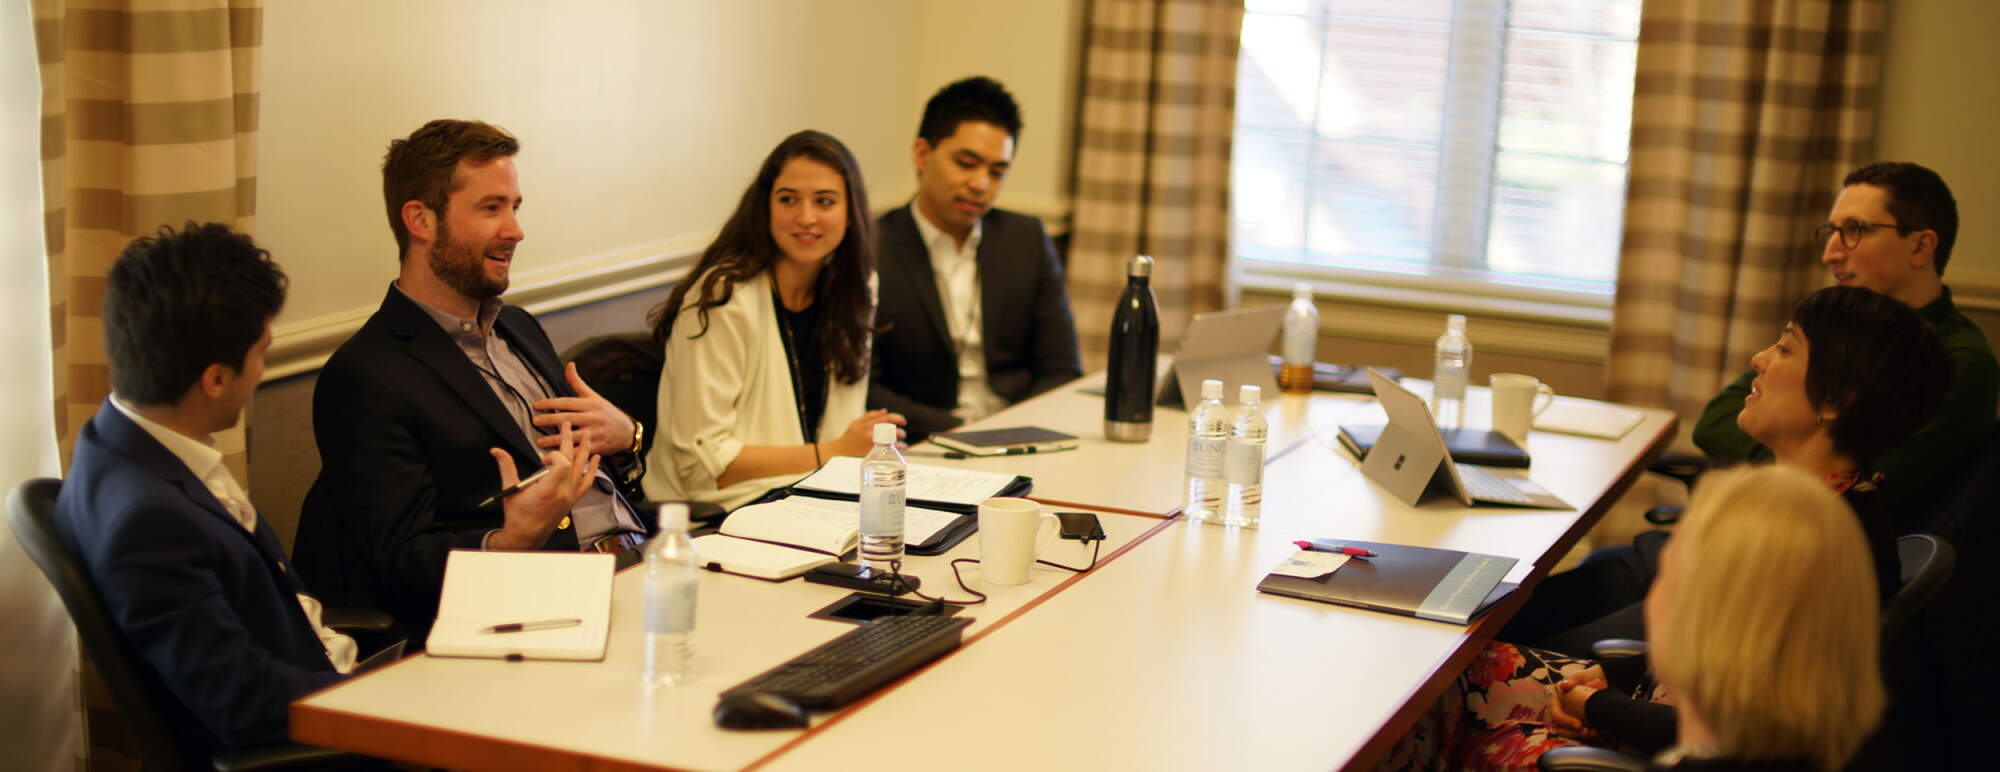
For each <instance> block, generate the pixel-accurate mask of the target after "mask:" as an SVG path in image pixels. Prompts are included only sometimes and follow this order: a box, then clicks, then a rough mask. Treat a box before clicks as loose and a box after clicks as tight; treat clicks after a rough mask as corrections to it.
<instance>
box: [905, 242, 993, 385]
mask: <svg viewBox="0 0 2000 772" xmlns="http://www.w3.org/2000/svg"><path fill="white" fill-rule="evenodd" d="M910 210H911V211H910V214H911V215H913V216H912V217H911V218H910V219H913V220H916V221H917V234H918V235H919V236H921V237H922V238H923V241H924V248H925V249H926V250H928V251H929V252H930V256H931V273H933V274H935V275H936V276H937V286H938V303H939V305H940V306H941V307H942V308H943V309H944V318H945V322H946V325H945V326H946V330H947V332H949V333H950V335H951V344H952V350H954V351H956V352H958V405H957V406H956V407H954V408H952V411H951V414H952V415H954V416H958V418H959V419H960V420H963V421H967V422H971V421H977V420H979V419H980V418H984V417H985V416H986V415H987V414H988V413H992V412H994V411H997V410H999V409H1001V408H1004V407H1006V406H1007V400H1005V399H1001V398H1000V395H998V394H995V393H993V387H992V385H990V384H988V383H987V382H986V345H985V344H986V340H985V334H984V331H983V328H982V327H981V326H980V323H981V321H982V318H983V317H982V312H983V309H982V308H981V306H980V293H979V260H978V257H979V240H980V237H981V236H982V234H983V230H984V229H983V228H982V226H981V224H980V223H979V222H977V221H974V222H973V223H972V233H970V234H967V235H966V237H965V243H964V244H957V243H954V241H953V239H952V237H951V234H949V233H946V232H944V231H943V230H942V229H940V228H938V227H937V226H935V225H932V224H931V221H930V218H929V217H928V216H926V215H925V214H924V212H923V207H922V206H921V205H918V204H914V203H912V204H911V205H910Z"/></svg>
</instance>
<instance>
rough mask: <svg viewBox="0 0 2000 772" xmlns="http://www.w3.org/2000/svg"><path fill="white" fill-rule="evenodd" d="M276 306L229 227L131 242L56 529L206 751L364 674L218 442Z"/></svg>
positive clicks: (198, 747) (274, 735)
mask: <svg viewBox="0 0 2000 772" xmlns="http://www.w3.org/2000/svg"><path fill="white" fill-rule="evenodd" d="M284 300H285V275H284V274H283V273H282V272H280V271H279V270H278V266H277V265H275V264H273V263H272V262H271V259H270V256H269V255H268V254H267V253H266V252H264V251H263V250H261V249H258V248H257V245H256V244H254V243H252V242H251V241H250V238H249V237H248V236H244V235H241V234H237V233H233V232H231V231H230V230H229V229H228V228H227V227H225V226H222V225H215V224H209V225H200V226H197V225H194V224H193V223H189V224H188V227H187V229H186V231H184V232H182V233H178V234H176V233H174V232H173V231H172V230H171V229H166V228H163V229H161V233H160V235H159V236H158V237H157V238H141V239H138V240H136V241H134V242H132V244H131V245H130V246H128V247H127V248H126V249H125V252H124V254H122V255H120V256H119V258H118V261H117V262H116V263H115V264H114V265H112V267H111V272H110V274H109V275H108V276H106V280H105V294H104V347H105V354H106V357H107V359H108V361H109V364H110V369H111V391H112V394H111V397H110V398H108V399H106V400H105V401H104V405H103V406H101V407H99V408H98V410H97V414H96V415H95V416H93V417H91V419H90V422H89V423H87V424H85V425H84V427H83V431H82V433H81V434H80V435H79V436H78V438H77V444H76V452H75V455H74V456H73V457H72V458H71V463H70V475H69V479H68V480H66V481H64V483H63V486H62V494H61V496H60V497H58V498H57V499H56V532H57V534H58V538H60V539H62V541H63V542H64V544H65V546H67V547H68V548H69V549H70V550H71V551H72V552H73V553H75V554H77V555H78V556H80V557H81V558H82V561H83V563H84V564H85V565H86V566H87V567H88V571H89V574H90V577H91V579H92V580H93V581H94V582H95V583H96V585H97V588H98V590H99V592H100V593H102V595H103V597H104V601H105V604H106V605H107V606H109V607H110V612H111V619H112V623H113V624H115V625H116V626H117V627H118V629H119V632H121V633H123V634H124V636H125V638H126V639H127V641H128V642H129V643H130V644H131V645H132V646H133V647H134V648H135V649H136V650H137V651H138V652H139V654H140V656H141V658H143V659H144V660H145V662H146V665H148V666H149V667H150V668H151V670H152V672H151V674H150V676H157V677H158V678H159V680H160V682H162V683H163V684H165V686H166V688H167V690H168V691H170V692H172V693H173V695H174V696H175V697H177V698H179V701H180V703H181V705H180V706H178V707H180V708H184V710H176V709H175V707H174V706H163V708H162V711H161V712H162V713H163V714H164V715H165V717H166V719H167V721H168V723H169V725H170V726H171V727H172V728H173V730H174V733H175V735H176V736H177V737H178V738H180V739H181V741H182V742H183V743H186V744H187V745H189V746H192V747H189V748H187V749H186V750H189V751H190V752H192V753H194V754H198V755H205V753H212V752H214V751H216V750H221V749H224V748H234V747H241V746H246V745H259V744H264V743H271V742H279V741H282V740H284V739H285V737H286V727H287V724H288V721H287V713H286V706H287V705H288V704H289V703H290V702H291V701H292V700H293V699H296V698H298V697H299V696H301V695H304V694H306V693H308V692H311V691H314V690H317V689H320V688H322V687H325V686H327V685H328V684H331V683H334V682H335V681H338V680H340V678H341V673H345V672H348V671H349V670H350V669H352V668H353V667H354V656H355V648H354V641H353V640H352V639H350V638H348V637H347V636H344V635H341V634H339V633H335V632H332V631H330V630H327V629H325V628H324V627H322V626H321V625H320V604H319V602H318V600H316V599H315V598H314V597H313V596H311V595H309V594H307V593H306V588H305V586H304V585H302V584H300V582H299V578H298V576H297V575H296V574H294V573H293V572H292V570H291V569H290V567H289V566H288V564H287V561H286V560H285V552H284V549H283V548H281V547H280V546H279V545H278V541H277V539H276V538H274V537H273V536H272V534H271V528H270V524H269V523H266V522H265V521H264V519H263V518H262V517H261V516H259V515H258V514H257V511H256V509H255V508H253V507H252V506H251V505H250V500H249V497H248V496H246V495H245V494H244V492H243V489H242V487H240V486H239V485H238V484H237V483H236V480H235V479H234V478H233V477H232V476H231V475H230V473H229V469H228V467H226V466H224V465H223V462H222V453H221V452H220V451H218V450H216V448H215V447H214V440H213V438H212V437H211V433H212V432H216V431H220V430H223V429H227V428H229V427H231V426H234V425H236V420H237V416H238V414H240V413H241V411H242V409H243V405H244V403H245V402H247V401H248V400H249V399H250V395H251V393H252V392H254V391H255V390H256V388H257V381H258V379H259V378H260V377H261V376H262V375H263V372H264V350H265V349H266V348H267V347H269V346H270V345H271V326H270V321H271V318H272V317H273V316H276V315H277V313H278V308H279V307H280V306H281V305H283V304H284ZM141 677H142V678H145V677H149V675H148V674H142V675H141Z"/></svg>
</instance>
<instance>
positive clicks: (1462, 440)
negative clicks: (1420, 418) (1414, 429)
mask: <svg viewBox="0 0 2000 772" xmlns="http://www.w3.org/2000/svg"><path fill="white" fill-rule="evenodd" d="M1438 433H1439V434H1443V435H1444V447H1445V450H1449V451H1451V460H1452V461H1455V462H1458V463H1461V464H1472V465H1474V466H1500V467H1508V468H1511V469H1526V468H1528V451H1527V450H1525V449H1523V448H1522V447H1521V446H1519V445H1516V444H1514V441H1513V440H1511V439H1508V438H1507V435H1505V434H1501V433H1499V432H1496V431H1489V430H1486V429H1439V430H1438ZM1381 436H1382V427H1380V426H1346V425H1342V426H1341V427H1340V444H1341V445H1342V446H1344V447H1346V448H1347V450H1348V451H1349V452H1351V453H1353V454H1354V457H1355V458H1357V459H1365V458H1367V457H1368V449H1369V448H1372V447H1375V439H1376V438H1377V437H1381Z"/></svg>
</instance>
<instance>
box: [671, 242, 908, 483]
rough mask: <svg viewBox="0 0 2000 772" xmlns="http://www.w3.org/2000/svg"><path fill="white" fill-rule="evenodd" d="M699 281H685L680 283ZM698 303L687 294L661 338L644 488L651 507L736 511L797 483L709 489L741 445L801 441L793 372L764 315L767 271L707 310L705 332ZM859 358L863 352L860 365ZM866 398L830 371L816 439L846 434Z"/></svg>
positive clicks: (772, 320)
mask: <svg viewBox="0 0 2000 772" xmlns="http://www.w3.org/2000/svg"><path fill="white" fill-rule="evenodd" d="M700 279H701V277H699V276H689V277H687V278H686V279H684V281H687V282H698V281H700ZM694 286H697V287H698V286H699V285H698V284H696V285H694ZM868 294H869V297H870V299H871V301H872V299H873V297H874V294H875V277H874V276H869V277H868ZM696 297H698V293H697V292H696V290H694V289H692V288H691V289H690V290H689V292H688V295H687V297H686V300H684V301H683V304H682V306H681V309H680V313H679V314H678V315H677V316H676V317H675V318H674V329H673V334H672V335H671V336H669V337H668V339H667V348H666V368H665V370H664V372H663V373H662V374H661V377H660V395H659V416H660V426H659V427H657V428H656V430H657V431H658V432H660V434H659V438H658V439H657V440H655V441H654V442H653V448H652V450H651V451H649V452H648V453H647V455H646V476H645V477H644V478H643V481H642V485H644V487H645V489H646V497H647V498H649V499H654V500H661V499H688V500H692V501H710V502H714V503H716V504H720V505H722V506H723V507H725V508H729V509H734V508H736V507H738V506H741V505H743V504H745V503H747V502H749V501H750V500H751V499H754V498H756V497H757V496H758V495H759V494H762V493H763V492H764V491H767V490H770V489H772V488H776V487H780V486H784V485H789V484H791V483H793V482H796V481H797V480H798V479H799V478H801V477H804V476H805V473H791V474H781V475H772V476H769V477H760V478H755V479H750V480H742V481H740V482H737V483H736V484H734V485H731V486H729V487H727V488H720V487H717V485H716V478H719V477H721V476H722V472H723V470H726V469H728V468H729V465H730V464H731V463H733V462H734V461H735V460H736V456H737V454H739V453H741V452H743V447H744V446H745V445H756V446H766V445H778V446H785V445H804V444H805V442H806V438H805V436H804V435H803V434H802V433H801V432H800V431H799V416H798V407H797V404H796V403H795V402H794V401H793V398H792V372H791V365H790V362H789V361H788V359H787V358H786V356H785V343H784V339H783V337H782V336H781V335H780V334H779V332H778V318H777V313H776V311H775V310H774V309H773V308H772V306H771V279H770V275H769V274H768V272H767V273H760V274H758V275H757V276H754V277H752V278H750V279H747V280H745V281H743V282H741V283H739V284H737V285H736V287H735V291H734V292H733V293H731V294H730V296H729V302H727V303H724V304H722V305H719V306H716V307H714V308H711V309H709V310H708V332H706V333H702V332H701V320H700V317H698V316H697V315H696V314H695V303H694V300H695V298H696ZM871 305H872V302H871ZM697 334H700V335H701V337H699V338H697V337H695V335H697ZM870 342H871V343H872V341H870ZM867 357H868V352H867V349H866V348H863V350H862V360H861V361H863V362H866V361H868V358H867ZM867 397H868V379H867V378H866V377H865V376H864V377H863V378H862V379H861V380H859V381H857V382H855V383H841V382H840V380H839V379H838V378H835V377H834V376H833V373H832V372H831V371H829V372H828V373H827V378H826V407H825V409H824V410H823V411H822V412H821V414H820V420H819V438H820V440H822V441H824V440H831V439H834V438H836V437H839V436H840V435H841V433H842V432H845V431H847V425H848V424H850V423H853V422H854V419H856V418H860V417H861V413H862V411H863V409H864V408H863V405H864V404H865V402H866V400H867Z"/></svg>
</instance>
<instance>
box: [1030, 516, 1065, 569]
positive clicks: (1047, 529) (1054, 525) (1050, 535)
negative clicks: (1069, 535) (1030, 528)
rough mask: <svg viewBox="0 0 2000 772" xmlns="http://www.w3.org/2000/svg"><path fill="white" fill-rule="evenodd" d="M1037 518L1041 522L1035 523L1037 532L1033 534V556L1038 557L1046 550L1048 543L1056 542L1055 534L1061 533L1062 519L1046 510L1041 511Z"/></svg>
mask: <svg viewBox="0 0 2000 772" xmlns="http://www.w3.org/2000/svg"><path fill="white" fill-rule="evenodd" d="M1038 519H1039V520H1040V521H1041V522H1039V523H1036V525H1035V531H1036V532H1037V535H1036V536H1035V557H1038V558H1039V557H1041V556H1042V553H1043V552H1047V551H1048V549H1049V545H1051V544H1055V543H1056V536H1057V535H1058V534H1060V533H1062V521H1061V520H1058V519H1056V516H1055V515H1052V514H1049V513H1048V512H1043V513H1042V515H1041V517H1040V518H1038Z"/></svg>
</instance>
